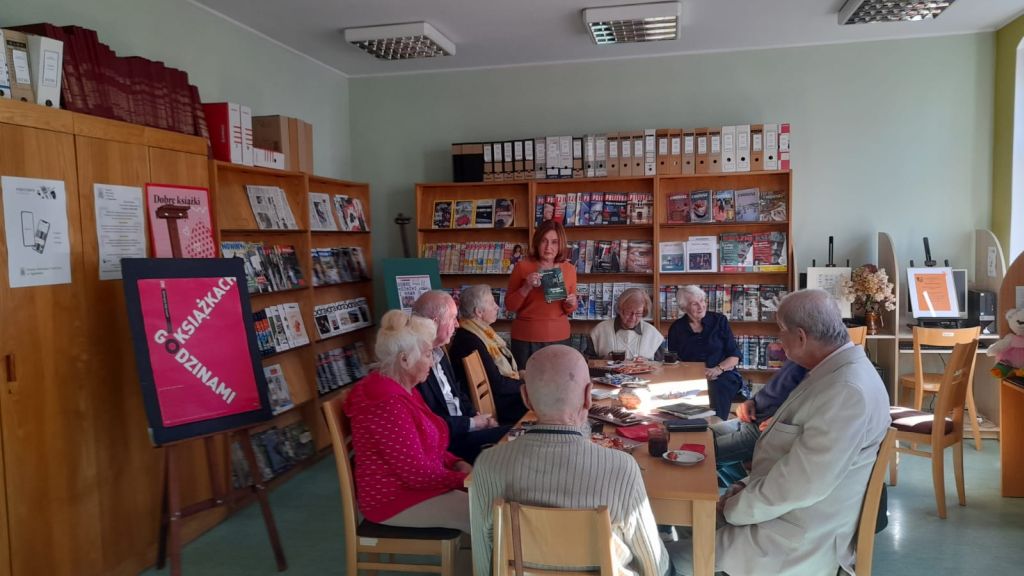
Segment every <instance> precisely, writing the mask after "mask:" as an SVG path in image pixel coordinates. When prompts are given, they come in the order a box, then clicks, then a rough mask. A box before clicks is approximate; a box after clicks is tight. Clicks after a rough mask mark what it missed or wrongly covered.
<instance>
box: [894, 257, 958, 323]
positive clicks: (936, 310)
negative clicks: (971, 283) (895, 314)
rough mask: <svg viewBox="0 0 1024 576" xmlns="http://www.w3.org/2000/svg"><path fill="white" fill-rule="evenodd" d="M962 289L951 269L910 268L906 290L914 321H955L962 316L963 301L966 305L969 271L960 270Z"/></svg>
mask: <svg viewBox="0 0 1024 576" xmlns="http://www.w3.org/2000/svg"><path fill="white" fill-rule="evenodd" d="M955 276H960V277H961V282H962V283H961V286H962V287H963V288H960V289H959V290H958V288H959V287H958V286H957V284H958V282H957V281H956V279H955V278H954V270H953V269H952V268H908V269H907V287H908V289H909V292H910V310H911V313H912V314H913V316H914V318H944V319H954V318H961V317H966V314H964V315H961V302H964V303H966V302H967V271H966V270H957V273H956V274H955Z"/></svg>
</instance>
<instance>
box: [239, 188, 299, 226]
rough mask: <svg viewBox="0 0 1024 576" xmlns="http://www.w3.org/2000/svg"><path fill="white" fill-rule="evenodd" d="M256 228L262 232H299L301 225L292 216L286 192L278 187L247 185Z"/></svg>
mask: <svg viewBox="0 0 1024 576" xmlns="http://www.w3.org/2000/svg"><path fill="white" fill-rule="evenodd" d="M245 192H246V194H247V195H248V197H249V207H250V208H252V214H253V217H254V218H255V219H256V226H257V227H258V228H259V229H260V230H298V228H299V225H298V223H297V222H296V221H295V216H294V215H293V214H292V209H291V206H290V205H289V204H288V199H287V197H286V196H285V194H284V190H282V189H281V188H278V187H277V186H255V185H251V184H250V185H246V187H245Z"/></svg>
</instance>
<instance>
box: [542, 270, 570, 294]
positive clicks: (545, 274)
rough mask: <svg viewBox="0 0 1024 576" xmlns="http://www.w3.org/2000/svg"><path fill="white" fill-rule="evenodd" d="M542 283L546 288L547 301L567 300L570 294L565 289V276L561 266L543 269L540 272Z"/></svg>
mask: <svg viewBox="0 0 1024 576" xmlns="http://www.w3.org/2000/svg"><path fill="white" fill-rule="evenodd" d="M540 285H541V287H542V288H543V289H544V301H545V302H555V301H557V300H565V298H566V297H567V296H568V293H567V292H566V289H565V278H564V277H563V276H562V267H561V266H555V267H554V268H548V269H547V270H542V271H541V273H540Z"/></svg>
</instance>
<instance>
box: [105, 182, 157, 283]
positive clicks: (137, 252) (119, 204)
mask: <svg viewBox="0 0 1024 576" xmlns="http://www.w3.org/2000/svg"><path fill="white" fill-rule="evenodd" d="M93 197H94V198H96V239H97V242H98V246H99V268H100V280H120V279H121V259H122V258H145V257H146V227H145V226H146V225H145V221H146V220H145V210H144V209H143V205H142V188H139V187H135V186H115V185H113V184H94V185H93Z"/></svg>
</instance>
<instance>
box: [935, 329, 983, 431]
mask: <svg viewBox="0 0 1024 576" xmlns="http://www.w3.org/2000/svg"><path fill="white" fill-rule="evenodd" d="M977 350H978V340H977V339H975V340H972V341H970V342H966V343H962V344H957V345H956V346H954V347H953V354H952V355H951V356H950V357H949V362H948V363H947V364H946V371H945V372H943V373H942V384H941V385H940V387H939V399H938V401H937V402H936V403H935V419H936V421H940V420H939V419H940V418H944V417H945V416H946V415H947V414H950V413H952V415H953V434H959V435H963V432H964V402H965V401H966V400H967V386H968V384H969V382H970V379H971V372H972V371H973V370H974V355H975V353H976V352H977ZM943 428H944V427H943V426H941V425H939V424H938V422H936V424H934V425H933V426H932V436H933V438H934V437H935V436H943Z"/></svg>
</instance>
